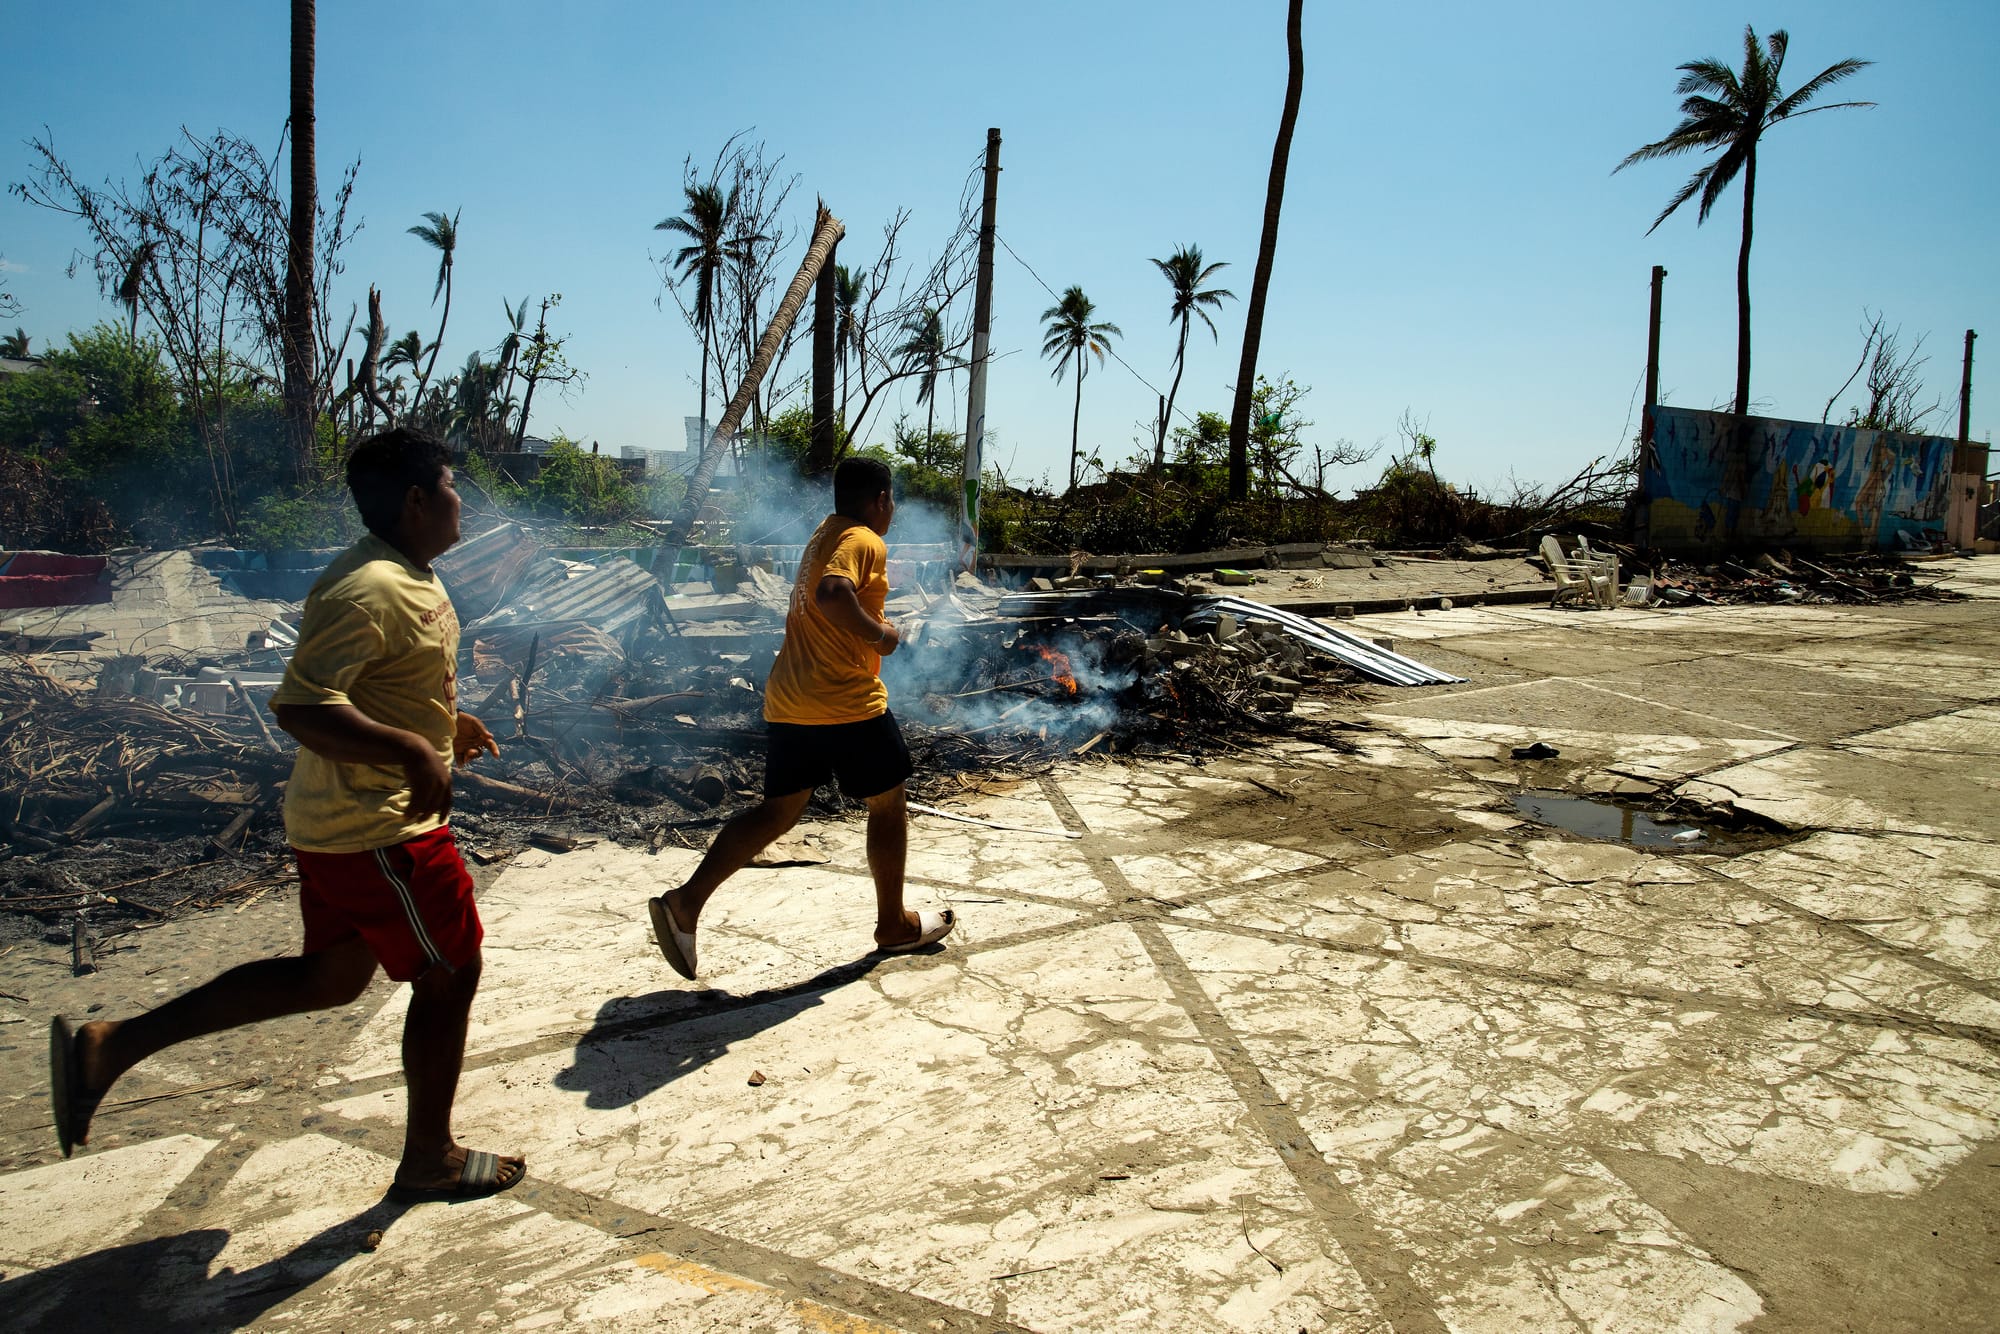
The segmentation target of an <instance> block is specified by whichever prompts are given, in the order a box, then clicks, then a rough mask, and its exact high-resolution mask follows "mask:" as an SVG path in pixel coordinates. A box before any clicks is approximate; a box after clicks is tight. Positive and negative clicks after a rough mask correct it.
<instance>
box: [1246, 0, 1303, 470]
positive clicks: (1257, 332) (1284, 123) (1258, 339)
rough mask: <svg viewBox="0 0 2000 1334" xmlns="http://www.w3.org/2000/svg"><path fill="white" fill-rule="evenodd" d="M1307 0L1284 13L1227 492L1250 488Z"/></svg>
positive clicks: (1293, 3)
mask: <svg viewBox="0 0 2000 1334" xmlns="http://www.w3.org/2000/svg"><path fill="white" fill-rule="evenodd" d="M1304 8H1305V0H1291V4H1290V6H1289V7H1288V9H1287V12H1286V16H1285V56H1286V65H1285V69H1286V73H1285V106H1284V110H1282V111H1281V112H1279V113H1278V140H1277V142H1276V143H1275V144H1273V145H1272V146H1271V176H1270V179H1269V180H1268V181H1266V182H1265V185H1264V231H1263V234H1262V235H1261V236H1260V237H1259V238H1258V241H1257V268H1256V270H1255V271H1254V272H1253V273H1252V274H1251V277H1250V301H1249V304H1248V305H1246V306H1245V307H1244V309H1243V360H1242V361H1241V362H1239V363H1238V364H1237V367H1236V402H1235V403H1234V404H1233V405H1232V406H1231V407H1230V409H1229V498H1230V499H1231V500H1242V499H1243V498H1245V497H1246V496H1248V495H1249V494H1250V396H1251V395H1252V394H1253V393H1255V392H1256V388H1257V349H1258V347H1259V346H1260V345H1261V344H1262V343H1263V341H1264V297H1265V295H1266V294H1267V293H1268V292H1269V291H1270V290H1271V265H1272V263H1273V261H1275V260H1276V259H1277V255H1278V217H1279V215H1280V213H1282V212H1283V210H1284V206H1285V171H1286V168H1287V166H1288V165H1289V164H1290V162H1291V159H1292V130H1293V129H1294V128H1295V127H1297V125H1298V123H1299V95H1300V94H1301V93H1302V92H1304V91H1305V83H1306V55H1305V44H1304V42H1303V41H1302V40H1301V38H1300V35H1299V27H1300V24H1301V22H1302V20H1303V13H1302V11H1303V10H1304Z"/></svg>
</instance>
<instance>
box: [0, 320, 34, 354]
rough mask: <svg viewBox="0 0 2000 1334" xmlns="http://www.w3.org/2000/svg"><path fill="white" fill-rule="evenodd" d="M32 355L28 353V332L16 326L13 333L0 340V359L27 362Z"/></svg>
mask: <svg viewBox="0 0 2000 1334" xmlns="http://www.w3.org/2000/svg"><path fill="white" fill-rule="evenodd" d="M33 355H34V354H33V353H31V352H29V351H28V331H27V330H26V329H23V328H21V327H20V326H18V325H16V326H15V328H14V332H13V333H10V334H8V335H7V336H6V337H5V338H0V357H6V358H9V359H10V360H13V361H27V360H28V359H29V358H30V357H31V356H33Z"/></svg>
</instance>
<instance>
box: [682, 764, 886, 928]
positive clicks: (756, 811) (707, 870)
mask: <svg viewBox="0 0 2000 1334" xmlns="http://www.w3.org/2000/svg"><path fill="white" fill-rule="evenodd" d="M899 790H900V789H899ZM811 800H812V792H811V790H810V789H808V790H807V791H804V792H793V793H790V794H789V795H787V796H782V797H766V798H764V800H763V801H762V802H760V803H759V804H758V805H756V806H754V807H752V808H751V809H750V810H747V811H745V812H743V814H741V815H739V816H737V817H736V818H735V819H734V820H731V821H730V822H729V823H728V824H726V825H724V826H722V832H721V833H719V834H717V835H716V836H715V842H713V843H711V844H709V845H708V852H707V854H706V855H705V856H703V857H702V859H701V865H699V866H697V867H695V868H694V874H693V875H691V876H689V877H688V878H687V883H686V884H684V885H682V886H681V887H680V888H678V889H671V890H668V891H667V892H666V893H665V894H663V895H661V897H662V898H663V899H665V900H666V903H667V910H668V911H669V912H671V913H672V914H673V916H674V923H675V925H677V926H679V927H680V929H681V930H683V931H693V930H694V927H695V923H696V922H697V921H698V920H700V918H701V910H702V909H703V908H704V907H706V906H707V904H708V900H709V896H710V895H712V894H714V893H715V891H716V890H718V889H720V888H722V883H723V882H724V881H725V880H727V879H729V877H730V876H732V875H735V874H736V873H737V872H738V871H740V870H742V869H743V868H744V867H746V866H748V865H749V864H750V859H751V858H752V857H755V856H756V855H757V854H758V853H760V852H762V851H763V850H764V849H765V848H768V847H770V846H771V844H772V843H774V842H776V841H777V840H778V839H779V838H780V837H782V836H783V835H784V834H785V832H786V831H787V830H789V829H790V828H791V827H792V826H793V825H795V824H797V823H798V822H799V816H800V815H801V814H803V813H804V812H805V808H806V803H807V802H808V801H811ZM901 879H902V871H901V869H900V865H899V868H898V870H897V880H898V883H900V882H901Z"/></svg>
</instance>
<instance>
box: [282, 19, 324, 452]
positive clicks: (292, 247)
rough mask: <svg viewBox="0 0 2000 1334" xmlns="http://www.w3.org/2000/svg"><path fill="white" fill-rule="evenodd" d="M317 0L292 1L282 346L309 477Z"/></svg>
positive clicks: (292, 415)
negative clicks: (288, 209) (289, 209)
mask: <svg viewBox="0 0 2000 1334" xmlns="http://www.w3.org/2000/svg"><path fill="white" fill-rule="evenodd" d="M317 23H318V15H317V13H316V7H315V4H314V0H292V89H291V91H292V117H291V129H292V213H291V218H290V224H289V226H288V228H287V240H286V248H285V323H284V340H283V343H282V346H281V348H280V352H281V354H282V357H283V360H284V373H285V389H284V401H285V426H286V431H287V433H288V434H289V435H290V436H291V444H292V457H293V460H294V464H295V466H296V467H297V468H298V470H299V473H300V475H301V476H303V475H304V474H305V472H306V470H307V468H308V467H309V466H310V465H311V462H312V451H313V438H314V429H313V417H314V406H315V405H314V402H313V399H314V392H313V391H314V383H313V381H314V376H315V375H316V373H317V372H318V369H319V345H318V340H317V338H316V337H315V336H314V331H313V227H314V225H315V224H316V223H317V222H318V221H319V176H318V164H317V160H316V158H315V152H316V148H315V134H314V123H313V117H314V111H313V66H314V55H315V51H314V33H315V30H316V28H317Z"/></svg>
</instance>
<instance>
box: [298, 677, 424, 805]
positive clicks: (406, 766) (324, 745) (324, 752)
mask: <svg viewBox="0 0 2000 1334" xmlns="http://www.w3.org/2000/svg"><path fill="white" fill-rule="evenodd" d="M271 711H272V712H273V713H275V714H276V715H277V716H278V726H280V727H282V728H284V729H285V730H286V731H287V732H289V733H291V735H292V736H293V737H294V738H295V739H297V741H298V743H299V744H300V745H301V746H304V747H305V748H306V749H307V750H309V751H311V752H312V753H313V754H315V755H318V756H320V757H321V758H322V759H328V760H333V761H335V762H336V763H339V764H379V765H384V766H387V765H397V766H399V767H401V769H402V771H403V777H404V778H405V779H406V780H408V782H409V784H410V809H409V815H410V818H411V819H422V818H423V817H425V816H427V815H449V814H450V813H451V770H450V769H449V768H447V767H446V765H445V762H444V757H443V756H441V755H439V754H438V753H437V750H436V749H435V748H434V747H433V746H432V745H431V743H430V742H428V741H426V740H424V739H423V738H422V737H420V736H418V735H417V734H416V733H415V732H407V731H405V730H403V729H402V728H400V727H390V726H388V725H387V724H384V723H378V722H376V721H375V720H374V719H373V718H370V717H369V716H368V715H367V714H365V713H363V712H362V711H361V710H359V709H357V708H355V707H354V706H353V705H352V704H273V705H272V706H271Z"/></svg>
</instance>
